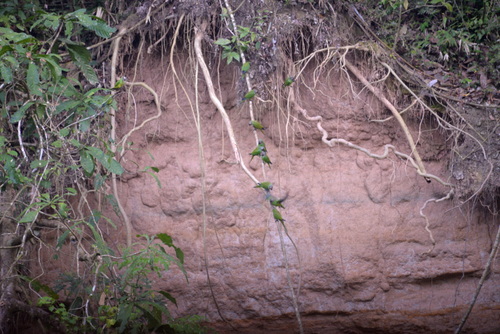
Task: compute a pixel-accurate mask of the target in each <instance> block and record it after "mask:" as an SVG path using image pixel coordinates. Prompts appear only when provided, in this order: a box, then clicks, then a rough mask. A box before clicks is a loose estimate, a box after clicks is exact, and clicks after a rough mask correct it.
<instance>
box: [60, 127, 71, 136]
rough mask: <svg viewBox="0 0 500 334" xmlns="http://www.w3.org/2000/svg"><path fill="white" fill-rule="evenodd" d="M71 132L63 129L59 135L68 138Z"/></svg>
mask: <svg viewBox="0 0 500 334" xmlns="http://www.w3.org/2000/svg"><path fill="white" fill-rule="evenodd" d="M69 131H70V130H69V129H68V128H63V129H61V130H60V131H59V135H60V136H61V137H66V136H67V135H69Z"/></svg>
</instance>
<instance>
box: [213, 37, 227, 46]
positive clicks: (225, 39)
mask: <svg viewBox="0 0 500 334" xmlns="http://www.w3.org/2000/svg"><path fill="white" fill-rule="evenodd" d="M214 44H217V45H221V46H224V45H228V44H231V41H230V40H228V39H227V38H219V39H218V40H216V41H215V42H214Z"/></svg>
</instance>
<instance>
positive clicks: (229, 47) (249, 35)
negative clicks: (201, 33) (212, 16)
mask: <svg viewBox="0 0 500 334" xmlns="http://www.w3.org/2000/svg"><path fill="white" fill-rule="evenodd" d="M222 16H223V17H224V16H227V10H226V9H225V8H224V11H223V13H222ZM258 37H259V34H258V33H256V32H254V31H252V29H251V28H250V27H244V26H240V25H238V26H236V32H235V34H234V35H233V36H232V37H231V38H230V39H227V38H219V39H218V40H217V41H215V42H214V43H215V44H216V45H219V46H221V47H222V59H226V60H227V63H228V64H230V63H231V62H232V61H233V60H236V61H240V52H246V51H247V50H248V49H249V48H250V47H252V46H253V47H255V48H256V49H257V50H258V49H260V45H261V43H260V41H258Z"/></svg>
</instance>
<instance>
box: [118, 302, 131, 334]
mask: <svg viewBox="0 0 500 334" xmlns="http://www.w3.org/2000/svg"><path fill="white" fill-rule="evenodd" d="M119 307H120V308H119V309H118V314H117V315H116V320H118V321H119V322H120V328H118V332H119V333H123V332H124V331H125V329H126V328H127V324H128V322H129V320H130V317H131V315H132V309H133V305H132V304H120V306H119Z"/></svg>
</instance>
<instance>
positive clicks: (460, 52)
mask: <svg viewBox="0 0 500 334" xmlns="http://www.w3.org/2000/svg"><path fill="white" fill-rule="evenodd" d="M357 5H358V6H359V7H360V11H362V12H364V13H366V18H367V19H369V20H370V21H371V22H372V27H373V29H374V30H376V31H377V34H378V36H379V37H380V38H381V39H382V40H384V41H385V42H386V43H387V44H388V45H389V46H391V47H392V48H393V49H394V50H395V51H396V52H398V53H399V54H401V55H403V56H404V57H405V59H408V60H411V61H412V62H413V64H414V65H416V66H417V67H419V68H422V69H424V70H427V71H428V72H429V73H431V72H432V73H431V74H432V75H435V76H436V78H437V79H439V80H440V82H442V83H443V84H446V85H449V86H452V85H457V86H460V85H461V86H462V87H463V88H464V89H465V90H466V91H468V92H471V90H470V89H474V90H483V91H485V93H486V95H488V94H492V93H494V92H495V90H496V89H497V88H498V82H499V79H500V71H499V66H500V45H499V43H498V40H499V38H500V22H499V18H498V16H499V14H500V6H499V3H498V1H495V0H491V1H486V0H484V1H467V0H461V1H446V0H417V1H408V0H380V1H368V2H364V1H363V2H362V3H361V2H360V3H358V4H357ZM481 97H485V96H484V94H481ZM486 97H487V96H486Z"/></svg>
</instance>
